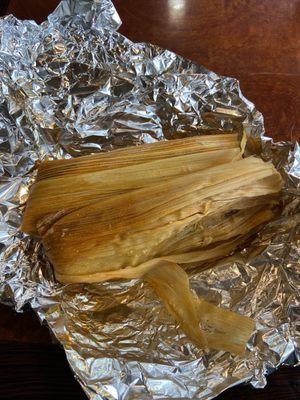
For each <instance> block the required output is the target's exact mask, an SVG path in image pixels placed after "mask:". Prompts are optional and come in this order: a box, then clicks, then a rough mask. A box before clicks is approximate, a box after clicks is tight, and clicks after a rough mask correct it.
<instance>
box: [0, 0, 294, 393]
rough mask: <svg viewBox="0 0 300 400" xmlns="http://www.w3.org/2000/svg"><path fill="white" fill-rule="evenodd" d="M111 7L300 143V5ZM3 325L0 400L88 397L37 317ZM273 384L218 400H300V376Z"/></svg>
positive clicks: (133, 2)
mask: <svg viewBox="0 0 300 400" xmlns="http://www.w3.org/2000/svg"><path fill="white" fill-rule="evenodd" d="M113 2H114V4H115V6H116V8H117V10H118V12H119V14H120V16H121V19H122V21H123V24H122V26H121V29H120V31H121V33H123V34H124V35H126V36H128V37H129V38H131V39H132V40H134V41H143V42H152V43H154V44H158V45H160V46H162V47H165V48H168V49H170V50H173V51H175V52H177V53H178V54H181V55H183V56H185V57H187V58H189V59H192V60H193V61H195V62H197V63H201V64H203V65H204V66H206V67H207V68H209V69H211V70H213V71H215V72H217V73H219V74H221V75H227V76H233V77H236V78H238V79H239V80H240V84H241V88H242V91H243V93H244V94H245V96H246V97H247V98H249V99H250V100H251V101H253V102H254V103H255V104H256V106H257V108H258V109H259V110H260V111H261V112H263V114H264V117H265V124H266V131H267V133H268V134H269V135H271V136H273V137H274V138H276V139H282V140H289V139H291V140H296V139H300V113H299V111H298V110H299V109H300V91H299V88H300V0H209V1H208V0H114V1H113ZM5 3H6V1H5ZM57 4H58V1H57V0H47V1H45V0H11V1H10V4H9V5H8V8H7V13H12V14H14V15H15V16H16V17H18V18H23V19H34V20H36V21H37V22H41V21H43V20H44V19H46V18H47V15H48V14H49V13H50V12H51V11H52V10H53V9H54V8H55V7H56V5H57ZM1 5H3V6H5V5H4V2H3V3H2V4H1ZM0 318H1V324H0V399H26V400H27V399H30V400H31V399H38V400H44V399H50V398H51V399H52V398H53V396H59V398H64V399H73V400H77V399H84V398H85V397H84V395H83V392H82V391H81V389H80V388H79V386H78V385H77V384H76V383H75V381H74V379H73V377H72V374H71V373H70V371H69V368H68V364H67V362H66V359H65V356H64V353H63V352H62V350H60V349H59V348H58V347H57V346H53V345H50V342H51V338H50V335H49V332H48V330H47V328H46V327H42V326H41V325H40V324H39V322H38V320H37V318H36V316H35V315H34V314H33V312H32V311H28V312H26V313H24V314H22V315H17V314H16V313H15V312H14V311H12V310H11V309H9V308H7V307H5V306H0ZM33 343H36V344H33ZM47 343H49V345H47ZM1 368H2V369H1ZM268 381H269V385H268V386H267V388H266V389H264V390H259V391H257V390H254V389H252V388H251V387H249V386H242V387H240V386H239V387H236V388H233V389H230V390H228V391H226V392H225V393H224V394H222V395H221V396H219V398H218V399H219V400H229V399H238V400H246V399H247V400H252V399H259V398H261V399H265V400H275V399H280V400H294V399H299V398H300V391H299V388H300V373H299V370H297V369H294V368H292V367H289V368H287V367H286V368H281V369H280V370H279V371H278V372H276V373H274V374H273V375H272V376H271V377H269V378H268Z"/></svg>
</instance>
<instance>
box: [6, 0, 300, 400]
mask: <svg viewBox="0 0 300 400" xmlns="http://www.w3.org/2000/svg"><path fill="white" fill-rule="evenodd" d="M120 23H121V22H120V19H119V17H118V15H117V12H116V10H115V9H114V7H113V5H112V3H111V1H110V0H94V1H92V0H82V1H73V0H65V1H62V3H61V4H60V5H59V6H58V8H57V9H56V10H55V11H54V13H53V14H52V15H50V16H49V18H48V21H45V22H44V23H42V24H41V25H37V24H36V23H35V22H33V21H19V20H17V19H16V18H14V17H13V16H8V17H5V18H3V19H1V20H0V35H1V48H0V114H1V118H0V157H1V163H0V167H1V189H0V203H1V221H0V240H1V256H0V257H1V258H0V263H1V264H0V294H1V301H2V302H4V303H6V304H11V305H13V306H14V307H15V308H16V310H18V311H20V310H21V309H22V307H23V306H24V305H25V304H26V303H29V304H30V305H31V307H32V308H33V309H34V310H35V311H36V313H37V314H38V315H39V317H40V319H41V320H46V321H47V323H48V325H49V327H50V329H51V330H52V332H53V334H54V335H55V337H56V338H57V340H58V341H59V342H60V343H61V344H62V345H63V346H64V349H65V352H66V355H67V358H68V361H69V363H70V365H71V368H72V370H73V371H74V374H75V376H76V378H77V379H78V380H79V382H80V384H81V385H82V387H83V389H84V390H85V392H86V393H87V395H88V397H89V398H90V399H93V400H100V399H101V400H104V399H118V400H134V399H137V400H151V399H156V400H158V399H203V400H204V399H211V398H213V397H215V396H217V395H218V394H219V393H220V392H222V391H223V390H225V389H226V388H228V387H230V386H233V385H237V384H239V383H242V382H246V381H247V382H250V383H251V384H252V385H253V386H254V387H256V388H262V387H264V386H265V385H266V378H265V376H266V375H267V374H268V373H270V372H272V371H273V370H274V369H275V368H277V367H278V366H279V365H280V364H282V363H287V364H290V365H296V364H297V363H298V362H299V358H300V357H299V348H300V306H299V304H300V256H299V254H300V250H299V247H300V246H299V244H300V217H299V214H300V187H299V186H300V185H299V182H300V146H299V145H298V144H296V145H292V144H291V143H284V142H280V143H273V142H272V141H271V139H269V138H267V137H265V136H264V127H263V118H262V116H261V114H260V113H259V112H258V111H257V110H256V109H255V107H254V105H253V104H252V103H251V102H249V101H248V100H246V99H245V98H244V97H243V95H242V94H241V92H240V89H239V84H238V82H237V81H236V80H235V79H232V78H226V77H221V76H218V75H216V74H214V73H213V72H210V71H208V70H207V69H205V68H204V67H202V66H199V65H196V64H194V63H192V62H191V61H188V60H185V59H184V58H182V57H180V56H178V55H176V54H174V53H172V52H170V51H168V50H164V49H161V48H159V47H157V46H153V45H151V44H145V43H133V42H131V41H130V40H128V39H127V38H125V37H124V36H122V35H121V34H119V33H118V32H117V29H118V27H119V25H120ZM233 129H234V130H238V131H240V132H241V133H242V132H243V131H244V132H246V134H247V137H248V147H247V152H248V153H255V154H258V155H260V156H262V157H263V158H264V159H272V160H273V162H274V164H275V165H276V167H277V168H278V170H279V171H280V172H281V173H282V175H283V177H284V179H285V189H284V194H283V203H284V207H283V212H282V215H281V217H280V218H279V219H278V220H276V221H273V222H272V223H270V224H268V225H267V226H266V227H265V228H264V229H263V230H262V231H261V232H260V233H259V234H258V235H257V237H256V238H255V239H254V241H253V242H252V243H250V244H249V246H248V247H247V248H245V249H244V250H243V251H241V252H240V253H239V254H236V255H234V256H232V257H229V258H227V259H226V260H224V261H222V262H219V263H218V265H217V266H215V267H214V268H213V269H211V270H207V271H205V272H201V273H194V274H193V275H192V276H191V278H190V280H191V285H192V287H193V288H194V290H195V291H196V292H197V294H198V295H199V296H203V297H204V298H206V299H207V300H209V301H211V302H213V303H215V304H219V305H221V306H222V307H224V308H230V309H232V310H235V311H237V312H240V313H242V314H245V315H249V316H252V317H253V318H254V319H255V320H256V321H257V331H256V333H255V334H254V335H253V337H252V338H251V340H250V342H249V344H248V349H247V354H246V357H245V359H242V358H239V357H238V356H232V355H230V354H229V353H224V352H220V351H219V352H217V351H214V352H206V351H203V350H200V349H198V348H196V347H195V346H194V345H193V344H192V343H191V342H190V341H189V339H188V338H187V337H186V336H185V335H184V334H183V332H182V331H181V329H180V328H179V327H178V326H177V325H176V324H175V323H174V322H173V320H172V319H171V318H170V316H169V315H168V312H167V311H166V309H165V308H164V307H163V305H162V304H161V302H160V301H159V299H158V298H157V297H155V295H154V293H153V292H152V290H151V289H150V288H149V287H148V286H147V285H146V284H145V283H141V282H139V281H128V282H125V281H124V282H109V283H101V284H89V285H83V284H81V285H64V286H63V285H61V284H59V283H57V282H55V280H54V278H53V274H52V269H51V266H50V265H49V263H48V261H47V259H46V258H45V257H44V254H43V249H42V246H41V244H40V243H38V242H36V241H34V240H33V239H31V238H30V237H29V236H27V235H24V234H23V233H22V232H20V223H21V219H22V212H23V210H24V204H25V202H26V199H27V196H28V189H29V187H30V184H31V183H32V182H33V180H34V177H35V173H36V172H35V171H36V165H37V163H38V161H39V160H42V159H45V158H46V157H50V158H51V157H52V158H68V157H77V156H81V155H83V154H90V153H93V152H101V151H109V150H111V149H114V148H119V147H123V146H128V145H137V144H141V143H151V142H155V141H157V140H166V139H172V138H179V137H185V136H189V135H197V134H202V133H203V132H205V131H207V133H210V132H219V133H220V134H222V131H224V130H225V131H232V130H233Z"/></svg>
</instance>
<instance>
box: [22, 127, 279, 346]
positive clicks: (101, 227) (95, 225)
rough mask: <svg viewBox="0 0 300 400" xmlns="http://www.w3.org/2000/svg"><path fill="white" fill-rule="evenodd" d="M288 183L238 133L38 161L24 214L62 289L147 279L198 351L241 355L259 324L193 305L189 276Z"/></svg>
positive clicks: (272, 208) (224, 250)
mask: <svg viewBox="0 0 300 400" xmlns="http://www.w3.org/2000/svg"><path fill="white" fill-rule="evenodd" d="M281 188H282V179H281V176H280V174H279V173H278V172H277V171H276V170H275V168H274V167H273V165H272V164H271V163H266V162H263V161H262V160H261V159H258V158H255V157H248V158H243V156H242V149H241V147H240V145H239V141H238V138H237V135H235V134H224V135H209V136H197V137H192V138H187V139H179V140H172V141H166V142H158V143H154V144H147V145H142V146H137V147H129V148H125V149H120V150H115V151H112V152H110V153H104V154H96V155H91V156H85V157H80V158H75V159H69V160H54V161H45V162H43V163H41V165H40V167H39V170H38V175H37V179H36V182H35V183H34V185H33V186H32V188H31V192H30V196H29V199H28V202H27V207H26V210H25V214H24V220H23V225H22V229H23V231H24V232H27V233H30V234H32V235H34V236H37V237H40V238H41V239H42V241H43V243H44V246H45V249H46V253H47V255H48V257H49V259H50V260H51V262H52V264H53V267H54V271H55V275H56V277H57V279H58V280H59V281H61V282H65V283H79V282H100V281H106V280H111V279H144V280H146V281H147V282H149V283H150V285H152V286H153V288H154V289H155V291H156V293H157V294H158V295H159V296H160V298H161V299H163V301H164V303H165V304H166V306H167V308H168V310H169V311H170V313H171V314H172V315H173V317H174V318H175V319H176V320H177V321H178V322H179V323H180V324H181V327H182V328H183V329H184V331H185V332H186V333H187V335H188V336H189V337H190V339H191V340H193V342H194V343H196V344H197V345H198V346H201V347H208V348H213V349H222V350H227V351H230V352H232V353H236V354H242V353H243V352H244V350H245V345H246V343H247V341H248V339H249V337H250V335H251V333H252V332H253V329H254V322H253V321H252V320H251V319H250V318H248V317H244V316H240V315H238V314H235V313H233V312H231V311H227V310H223V309H221V308H218V307H216V306H214V305H212V304H209V303H207V302H206V301H204V300H202V299H199V298H197V296H196V295H195V294H194V293H193V292H192V291H191V290H190V288H189V284H188V277H187V274H186V272H185V270H187V269H189V268H192V267H193V268H194V267H195V266H197V267H198V268H206V265H207V264H209V265H211V264H212V262H213V261H214V260H218V259H220V258H223V257H226V256H228V255H230V254H232V253H233V252H234V251H235V249H236V248H237V247H238V246H240V245H242V244H243V243H245V240H246V239H248V238H249V237H250V236H251V234H253V233H254V232H256V231H257V230H258V229H259V228H260V227H261V226H262V225H263V224H265V223H266V222H268V221H270V220H271V219H272V218H273V217H274V216H275V214H276V213H277V212H278V204H279V193H280V190H281Z"/></svg>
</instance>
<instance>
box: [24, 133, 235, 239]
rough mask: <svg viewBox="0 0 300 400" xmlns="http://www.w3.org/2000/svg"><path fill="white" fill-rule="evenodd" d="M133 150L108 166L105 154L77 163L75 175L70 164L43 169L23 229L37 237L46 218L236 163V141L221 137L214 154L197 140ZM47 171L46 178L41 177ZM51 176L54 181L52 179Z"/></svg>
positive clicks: (208, 143) (207, 141)
mask: <svg viewBox="0 0 300 400" xmlns="http://www.w3.org/2000/svg"><path fill="white" fill-rule="evenodd" d="M231 136H232V137H233V138H232V137H231ZM222 137H223V136H222ZM225 139H226V140H225ZM133 149H136V151H134V150H133ZM133 149H132V148H128V150H127V151H126V149H122V150H116V151H115V152H111V153H110V154H111V159H112V160H111V159H110V158H109V157H108V155H107V154H98V155H95V156H91V158H90V159H89V158H88V157H81V158H79V159H78V164H79V166H80V165H82V168H80V169H79V166H78V165H77V164H76V163H75V164H74V161H73V160H56V161H53V162H49V161H47V162H45V163H42V164H41V166H40V168H39V173H38V175H37V181H36V183H35V184H34V185H33V186H32V188H31V192H30V197H29V201H28V206H27V208H26V212H25V215H24V219H23V228H22V229H23V230H24V231H26V232H28V233H30V234H31V235H36V236H38V230H37V222H38V221H39V220H41V218H43V217H45V216H47V215H48V214H55V213H59V215H60V216H61V215H62V213H64V214H67V213H68V212H70V211H73V210H75V209H77V208H79V207H82V206H84V205H86V204H89V203H92V202H94V201H96V200H99V199H100V198H101V199H104V198H107V197H111V196H112V195H116V194H121V193H124V192H128V191H130V190H134V189H139V188H143V187H147V186H149V185H153V184H155V183H157V182H162V181H164V180H166V179H169V178H170V177H172V176H181V175H186V174H189V173H192V172H196V171H200V170H203V169H204V168H208V167H210V166H214V165H219V164H223V163H228V162H229V161H233V160H236V159H239V158H241V148H240V147H239V145H238V142H237V138H236V135H224V138H223V139H222V140H221V141H220V143H219V147H218V148H217V147H216V139H214V137H212V138H211V137H210V136H208V137H204V138H203V139H201V140H199V138H198V137H195V138H187V139H182V140H173V141H170V142H159V143H154V144H152V145H147V146H137V147H136V148H133ZM146 149H148V150H146ZM149 149H150V150H149ZM115 153H117V155H116V154H115ZM165 153H166V155H165ZM122 157H124V158H122ZM82 159H84V160H83V161H82ZM117 160H118V161H119V164H118V163H117V162H116V161H117ZM52 163H54V164H55V167H52ZM126 163H128V165H126ZM69 164H71V165H69ZM117 165H118V166H117ZM137 165H138V168H137ZM48 169H50V172H49V174H47V173H46V172H47V170H48ZM55 171H56V175H53V174H54V172H55Z"/></svg>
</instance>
